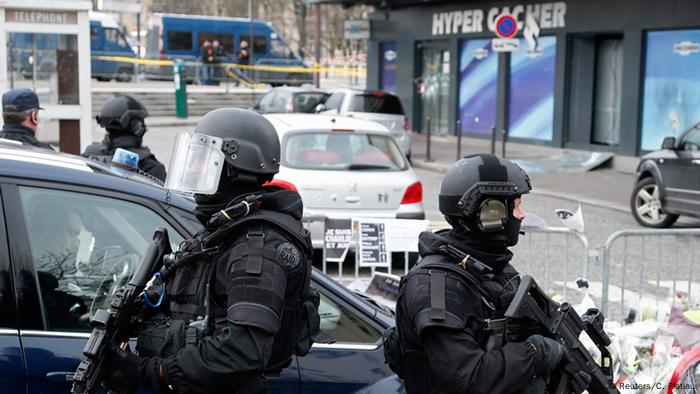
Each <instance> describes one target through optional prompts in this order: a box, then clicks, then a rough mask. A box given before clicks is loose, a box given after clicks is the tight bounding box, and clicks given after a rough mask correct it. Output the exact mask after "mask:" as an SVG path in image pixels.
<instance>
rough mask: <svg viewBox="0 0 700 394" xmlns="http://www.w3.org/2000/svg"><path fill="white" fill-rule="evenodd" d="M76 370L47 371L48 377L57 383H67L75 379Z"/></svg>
mask: <svg viewBox="0 0 700 394" xmlns="http://www.w3.org/2000/svg"><path fill="white" fill-rule="evenodd" d="M74 374H75V371H54V372H47V373H46V379H48V380H50V381H52V382H56V383H66V382H72V381H73V375H74Z"/></svg>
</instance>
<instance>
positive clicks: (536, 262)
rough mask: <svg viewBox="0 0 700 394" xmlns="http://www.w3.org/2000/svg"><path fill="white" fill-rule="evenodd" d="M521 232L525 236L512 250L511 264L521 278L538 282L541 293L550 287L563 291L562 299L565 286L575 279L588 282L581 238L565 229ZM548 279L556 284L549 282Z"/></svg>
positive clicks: (583, 238) (584, 240) (585, 251)
mask: <svg viewBox="0 0 700 394" xmlns="http://www.w3.org/2000/svg"><path fill="white" fill-rule="evenodd" d="M522 230H523V231H524V232H525V235H521V236H520V240H519V242H518V245H516V246H515V247H513V248H512V250H513V254H514V257H513V260H512V264H513V265H514V266H515V268H516V269H517V270H518V271H519V272H520V273H521V274H528V275H532V276H534V277H535V278H538V283H540V286H542V287H543V288H544V290H545V292H549V290H550V288H551V287H552V285H553V284H554V285H557V286H561V287H563V294H562V296H563V297H564V298H566V295H567V288H568V283H569V282H575V280H576V278H578V277H584V278H588V276H589V266H588V265H589V248H588V239H587V238H586V236H585V235H583V234H581V233H579V232H576V231H574V230H571V229H569V228H566V227H523V229H522ZM551 262H555V264H554V265H552V264H550V263H551ZM575 265H578V266H579V267H578V268H579V269H580V271H578V272H579V273H577V274H576V276H575V277H573V276H572V277H570V276H569V275H570V274H573V273H575V272H576V271H577V270H576V269H575V268H576V267H575ZM572 266H573V267H572ZM552 276H553V277H554V278H555V279H560V280H555V281H554V282H551V281H550V277H552Z"/></svg>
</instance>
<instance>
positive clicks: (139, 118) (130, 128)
mask: <svg viewBox="0 0 700 394" xmlns="http://www.w3.org/2000/svg"><path fill="white" fill-rule="evenodd" d="M146 117H148V111H146V107H144V106H143V104H141V103H140V102H139V101H138V100H136V99H135V98H133V97H131V96H127V95H117V96H113V97H111V98H110V99H109V100H107V101H105V103H104V104H103V105H102V109H101V110H100V114H99V115H97V116H96V120H97V123H98V124H99V125H100V126H102V127H104V128H105V130H106V131H107V134H105V138H104V140H102V142H97V143H94V144H92V145H90V146H88V147H87V148H86V149H85V152H83V156H84V157H88V158H90V159H92V160H96V161H99V162H102V163H109V162H111V160H112V156H113V155H114V151H116V150H117V148H122V149H126V150H128V151H131V152H134V153H136V154H137V155H139V163H138V167H139V169H140V170H141V171H143V172H145V173H147V174H150V175H151V176H153V177H155V178H157V179H159V180H160V181H163V182H164V181H165V166H163V164H162V163H161V162H159V161H158V159H156V157H155V156H154V155H153V153H152V152H151V150H150V149H148V147H145V146H142V142H143V135H144V134H145V133H146V130H147V129H146V123H145V121H144V120H145V119H146Z"/></svg>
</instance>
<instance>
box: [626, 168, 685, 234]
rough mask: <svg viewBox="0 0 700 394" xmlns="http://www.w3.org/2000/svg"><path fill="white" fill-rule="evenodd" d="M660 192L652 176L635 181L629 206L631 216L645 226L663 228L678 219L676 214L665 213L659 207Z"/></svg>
mask: <svg viewBox="0 0 700 394" xmlns="http://www.w3.org/2000/svg"><path fill="white" fill-rule="evenodd" d="M660 196H661V193H660V191H659V185H657V184H656V181H655V180H654V178H644V179H642V180H640V181H639V183H637V185H636V186H635V187H634V190H633V191H632V199H631V201H630V203H631V204H630V205H631V206H630V208H631V209H632V216H634V218H635V219H636V220H637V222H639V224H641V225H642V226H647V227H657V228H663V227H668V226H670V225H672V224H673V223H674V222H675V221H676V220H678V215H674V214H671V213H666V212H664V211H663V209H662V208H661V199H660Z"/></svg>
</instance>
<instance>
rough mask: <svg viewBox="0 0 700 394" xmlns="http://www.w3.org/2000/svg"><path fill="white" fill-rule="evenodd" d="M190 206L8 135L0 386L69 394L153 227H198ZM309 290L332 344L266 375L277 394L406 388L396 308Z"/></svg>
mask: <svg viewBox="0 0 700 394" xmlns="http://www.w3.org/2000/svg"><path fill="white" fill-rule="evenodd" d="M193 207H194V204H193V202H192V201H191V200H190V199H187V198H184V197H182V196H179V195H176V194H172V193H171V192H169V191H167V190H165V189H163V188H161V187H159V186H156V185H153V184H151V183H150V181H149V180H147V179H145V178H143V179H141V178H139V177H130V178H127V177H124V176H123V175H120V174H119V173H117V172H113V171H112V170H111V169H110V168H109V167H105V166H103V165H101V164H98V163H94V162H90V161H86V160H83V159H82V158H79V157H76V156H72V155H66V154H60V153H53V152H47V151H45V150H37V149H34V148H29V147H24V146H21V145H20V146H18V145H17V144H15V143H13V142H12V141H7V140H0V388H1V389H0V391H2V392H7V393H20V392H26V393H67V392H69V391H70V387H71V380H72V375H73V371H75V369H76V367H77V366H78V364H79V362H80V360H81V351H82V349H83V346H84V344H85V342H86V340H87V338H88V336H89V318H90V316H91V315H92V314H93V313H94V312H95V311H96V310H97V309H98V308H103V307H106V306H107V304H108V303H109V301H110V299H111V297H112V296H113V294H114V292H115V290H116V289H117V288H118V286H120V285H121V284H123V283H125V282H126V281H127V280H128V278H129V277H130V275H131V274H132V273H133V272H134V269H135V267H136V265H137V264H138V263H139V261H140V258H141V255H142V253H143V252H144V251H145V250H146V245H147V243H148V241H149V240H150V239H151V237H152V232H153V229H154V228H156V227H165V228H167V229H168V231H169V233H170V240H171V242H172V246H173V247H176V246H177V244H178V243H179V242H180V241H182V240H183V239H184V238H186V237H189V236H191V235H192V234H194V233H195V232H196V231H197V230H198V229H199V228H200V224H199V223H198V222H197V220H196V219H195V217H194V216H193V215H192V213H191V211H192V209H193ZM313 285H314V286H315V287H316V288H318V289H319V291H320V292H321V294H322V301H321V307H320V312H321V327H322V329H323V330H324V331H325V332H327V333H328V334H330V335H331V336H332V337H333V338H335V339H336V342H335V343H334V344H330V345H326V344H324V345H314V348H313V349H312V350H311V352H310V353H309V354H308V355H307V356H306V357H302V358H296V359H294V360H293V362H292V364H291V365H290V367H289V368H287V369H285V370H284V371H283V372H282V373H281V375H280V376H270V377H269V379H268V387H269V388H270V391H271V392H275V393H348V392H366V393H372V392H376V393H379V392H381V393H387V392H403V384H402V382H401V381H400V380H399V379H398V378H397V377H396V375H394V374H393V373H392V372H391V371H390V370H389V368H388V367H387V366H386V364H385V363H384V357H383V349H382V344H381V340H380V336H381V332H382V331H383V330H384V329H385V328H387V327H389V326H390V325H393V321H394V319H393V316H392V314H391V313H390V311H386V310H383V309H381V308H380V307H379V306H377V305H376V304H372V303H371V302H369V301H367V300H366V299H364V298H363V297H362V296H360V295H358V294H356V293H353V292H351V291H349V290H347V289H346V288H344V287H343V286H341V285H339V284H337V283H336V282H334V281H333V280H331V279H329V278H328V277H326V276H324V275H323V274H322V273H320V272H318V271H316V270H314V272H313Z"/></svg>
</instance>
